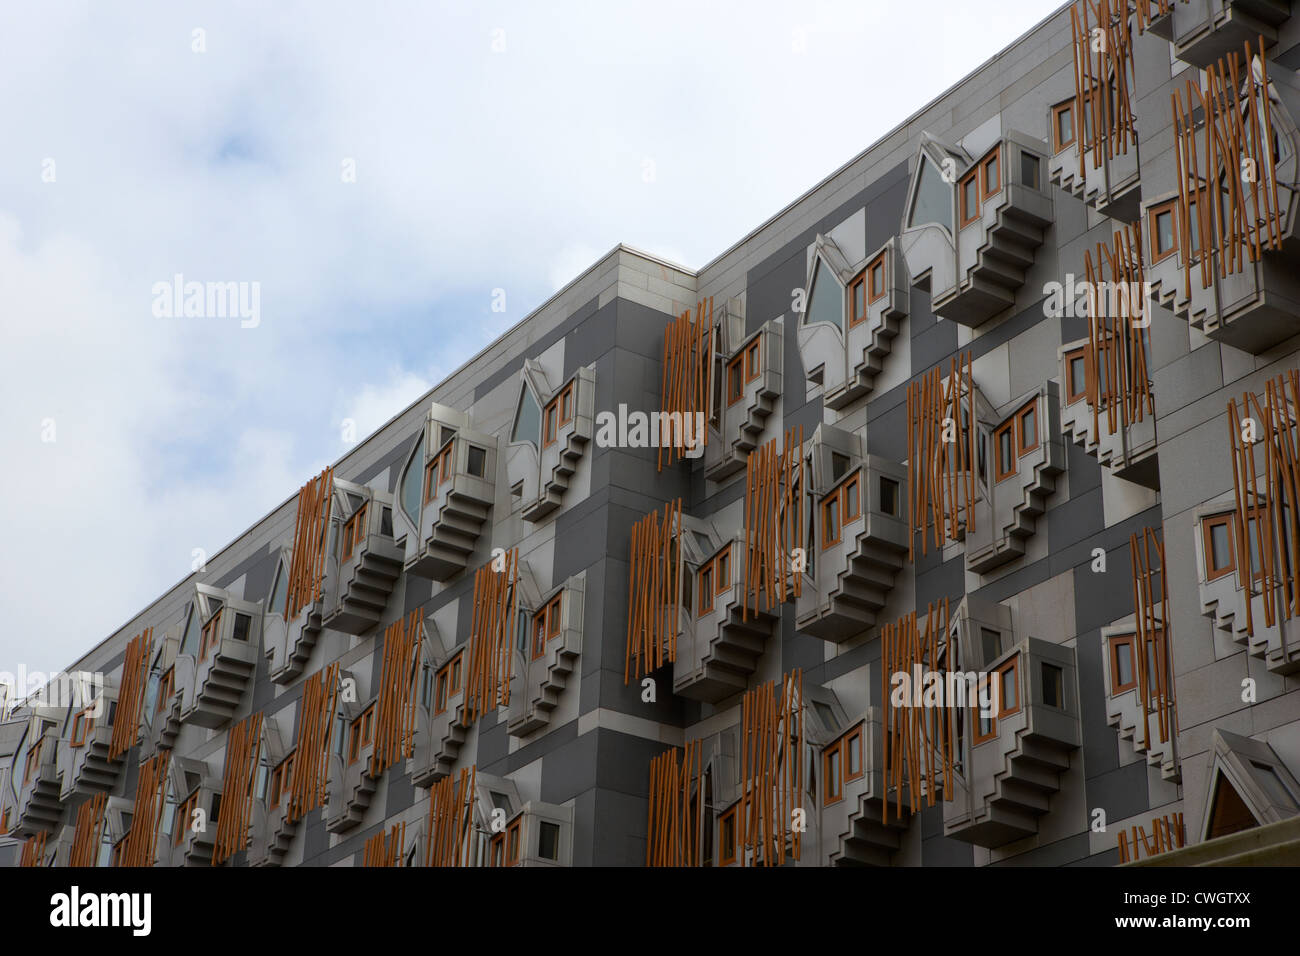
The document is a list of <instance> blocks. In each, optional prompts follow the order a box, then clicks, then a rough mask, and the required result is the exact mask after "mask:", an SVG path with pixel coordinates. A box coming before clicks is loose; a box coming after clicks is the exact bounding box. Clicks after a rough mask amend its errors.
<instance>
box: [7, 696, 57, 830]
mask: <svg viewBox="0 0 1300 956" xmlns="http://www.w3.org/2000/svg"><path fill="white" fill-rule="evenodd" d="M58 753H59V734H58V728H57V727H56V726H55V725H54V723H53V722H52V721H42V720H41V719H40V718H38V717H34V718H32V719H31V720H30V721H29V725H28V729H27V733H26V734H25V735H24V737H23V741H22V743H21V744H20V748H19V754H18V756H17V758H16V760H15V763H14V777H13V784H14V790H15V792H17V794H18V802H17V804H16V805H15V808H14V814H13V820H12V821H11V824H10V831H11V832H12V833H13V834H14V835H16V836H34V835H35V834H36V833H39V832H40V831H42V830H45V831H49V832H54V831H55V830H56V829H57V828H58V825H59V822H60V818H61V817H62V816H63V804H62V802H61V801H60V797H59V795H60V793H62V791H63V782H62V780H61V778H60V776H59V761H58Z"/></svg>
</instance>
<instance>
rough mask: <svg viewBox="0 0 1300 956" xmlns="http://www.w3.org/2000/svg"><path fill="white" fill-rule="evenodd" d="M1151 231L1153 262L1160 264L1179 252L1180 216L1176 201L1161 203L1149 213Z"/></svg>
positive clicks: (1148, 219)
mask: <svg viewBox="0 0 1300 956" xmlns="http://www.w3.org/2000/svg"><path fill="white" fill-rule="evenodd" d="M1147 221H1148V223H1149V226H1148V228H1149V229H1150V230H1151V261H1152V262H1159V261H1160V260H1161V259H1165V258H1168V257H1169V256H1171V255H1173V254H1174V253H1175V252H1177V251H1178V214H1177V208H1176V201H1175V200H1172V199H1171V200H1169V202H1165V203H1161V204H1160V205H1159V206H1155V207H1153V208H1152V209H1151V210H1150V211H1149V212H1148V213H1147Z"/></svg>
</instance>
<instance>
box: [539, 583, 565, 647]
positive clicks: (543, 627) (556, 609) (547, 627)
mask: <svg viewBox="0 0 1300 956" xmlns="http://www.w3.org/2000/svg"><path fill="white" fill-rule="evenodd" d="M563 597H564V592H560V593H559V594H557V595H555V597H553V598H552V599H551V600H550V601H548V602H547V604H546V606H545V607H543V608H542V609H541V610H540V611H538V612H537V614H536V616H534V618H533V660H537V659H538V658H539V657H541V656H542V655H543V654H545V653H546V642H547V641H549V640H551V639H552V638H555V637H559V636H560V601H561V600H562V599H563Z"/></svg>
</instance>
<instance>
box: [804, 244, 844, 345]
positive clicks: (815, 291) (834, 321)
mask: <svg viewBox="0 0 1300 956" xmlns="http://www.w3.org/2000/svg"><path fill="white" fill-rule="evenodd" d="M814 322H829V323H830V324H831V325H833V326H835V327H836V328H837V329H842V328H844V290H843V289H841V288H840V283H839V280H837V279H836V278H835V277H834V276H833V275H831V274H830V272H829V270H827V269H826V268H825V267H824V265H823V263H822V262H821V260H818V262H817V268H816V269H815V270H814V271H813V287H812V295H811V296H810V297H809V300H808V313H807V318H806V320H805V324H808V325H811V324H812V323H814Z"/></svg>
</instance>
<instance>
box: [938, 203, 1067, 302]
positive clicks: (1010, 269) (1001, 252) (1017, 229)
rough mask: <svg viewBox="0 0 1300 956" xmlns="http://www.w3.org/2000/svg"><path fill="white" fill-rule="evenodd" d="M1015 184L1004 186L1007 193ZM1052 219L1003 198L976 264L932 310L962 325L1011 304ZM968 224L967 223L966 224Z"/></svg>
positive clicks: (941, 297)
mask: <svg viewBox="0 0 1300 956" xmlns="http://www.w3.org/2000/svg"><path fill="white" fill-rule="evenodd" d="M1014 188H1015V187H1014V186H1012V185H1008V186H1007V187H1006V189H1007V190H1008V192H1010V191H1011V190H1013V189H1014ZM1049 225H1051V219H1050V218H1045V217H1044V215H1042V214H1041V213H1038V212H1033V211H1031V210H1030V209H1029V208H1027V207H1021V206H1019V205H1017V204H1014V203H1012V202H1011V201H1004V203H1003V204H1002V205H1001V206H1000V207H998V210H997V212H996V214H995V216H994V221H993V223H992V224H991V225H990V226H989V228H988V230H987V234H986V236H985V241H984V244H983V245H981V246H980V247H979V248H978V249H977V250H976V252H975V263H974V265H973V266H972V267H971V268H970V270H969V271H968V272H967V273H966V274H965V275H963V276H960V277H959V281H958V283H957V285H956V287H955V288H954V289H953V290H952V291H951V292H949V293H948V294H946V295H940V296H938V297H936V298H935V299H934V301H933V304H932V308H933V310H934V314H935V315H938V316H942V317H943V318H945V319H951V320H953V321H955V322H959V323H961V324H963V325H978V324H979V323H980V322H982V321H984V320H985V319H987V318H988V317H990V316H992V315H996V314H997V313H999V312H1002V311H1003V310H1005V309H1009V308H1011V307H1012V306H1013V305H1015V301H1016V291H1017V290H1018V289H1020V288H1021V287H1022V286H1023V285H1024V284H1025V272H1026V271H1027V270H1028V269H1029V267H1030V266H1032V265H1033V264H1034V253H1035V251H1036V250H1037V249H1038V247H1039V246H1041V245H1042V244H1043V236H1044V232H1045V230H1046V228H1047V227H1048V226H1049ZM968 228H970V227H968Z"/></svg>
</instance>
